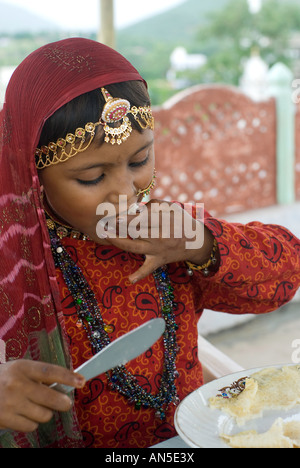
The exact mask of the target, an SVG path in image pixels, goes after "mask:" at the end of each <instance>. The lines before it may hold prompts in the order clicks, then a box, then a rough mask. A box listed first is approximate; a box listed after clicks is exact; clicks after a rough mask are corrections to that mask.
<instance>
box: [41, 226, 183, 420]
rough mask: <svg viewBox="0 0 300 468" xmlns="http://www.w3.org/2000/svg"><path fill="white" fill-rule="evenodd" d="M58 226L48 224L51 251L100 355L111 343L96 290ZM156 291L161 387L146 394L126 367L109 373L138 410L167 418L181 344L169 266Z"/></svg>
mask: <svg viewBox="0 0 300 468" xmlns="http://www.w3.org/2000/svg"><path fill="white" fill-rule="evenodd" d="M55 224H56V223H54V222H53V223H48V229H49V233H50V239H51V249H52V254H53V258H54V262H55V266H56V268H59V269H60V270H61V272H62V274H63V276H64V279H65V282H66V285H67V287H68V289H69V291H70V293H71V295H72V297H73V299H74V302H75V304H76V309H77V314H78V323H79V326H82V327H83V328H84V330H85V331H86V334H87V337H88V339H89V341H90V343H91V346H92V351H93V353H97V352H99V351H100V350H101V349H103V348H104V347H105V346H107V345H108V344H109V343H110V339H109V335H108V333H107V331H106V325H105V323H104V321H103V318H102V316H101V311H100V308H99V306H98V303H97V300H96V298H95V295H94V293H93V291H92V290H91V288H90V286H89V284H88V282H87V280H86V279H85V277H84V275H83V273H82V271H81V269H80V268H79V267H78V266H77V265H76V263H75V262H74V261H73V260H72V258H71V257H70V255H69V254H68V252H67V250H66V249H65V248H64V247H63V245H62V243H61V240H60V238H59V237H58V235H57V233H56V227H57V226H55ZM153 276H154V279H155V283H156V287H157V291H158V293H159V297H160V302H161V313H162V316H163V318H164V320H165V322H166V330H165V332H164V337H163V340H164V368H163V374H162V376H161V382H160V388H159V391H158V393H157V394H156V395H153V394H152V393H149V392H147V391H146V390H145V389H144V388H143V387H142V386H141V385H139V383H138V381H137V379H136V377H135V376H134V375H133V374H131V373H130V372H129V371H128V370H127V369H126V367H125V366H120V367H116V368H115V369H112V370H111V371H109V372H107V373H106V376H107V379H108V382H109V387H110V388H111V389H112V390H114V391H118V392H119V393H120V394H122V395H124V397H125V398H127V399H128V401H129V402H130V403H133V404H135V408H136V409H137V410H138V409H140V408H142V407H143V408H152V409H154V410H155V415H156V416H157V417H160V418H161V419H164V418H165V411H166V410H167V409H168V407H169V405H170V404H174V405H176V406H177V405H178V404H179V399H178V396H177V390H176V385H175V379H176V378H177V377H178V372H177V370H176V356H177V352H178V345H177V339H176V330H177V329H178V326H177V324H176V321H175V315H174V312H173V310H174V305H175V304H174V294H173V291H174V288H173V286H172V284H171V281H170V278H169V275H168V270H167V267H162V268H159V269H158V270H157V271H156V272H154V273H153Z"/></svg>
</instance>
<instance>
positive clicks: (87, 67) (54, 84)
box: [0, 38, 143, 446]
mask: <svg viewBox="0 0 300 468" xmlns="http://www.w3.org/2000/svg"><path fill="white" fill-rule="evenodd" d="M128 80H139V81H143V79H142V77H141V76H140V75H139V73H138V72H137V70H136V69H135V68H134V67H133V66H132V65H131V64H130V63H129V62H128V61H127V60H126V59H125V58H124V57H122V56H121V55H120V54H119V53H117V52H116V51H114V50H113V49H110V48H109V47H107V46H105V45H103V44H99V43H98V42H94V41H91V40H88V39H81V38H73V39H66V40H63V41H59V42H56V43H52V44H48V45H46V46H44V47H42V48H40V49H38V50H37V51H35V52H33V53H32V54H31V55H29V56H28V57H27V58H26V59H25V60H24V61H23V62H22V63H21V64H20V65H19V67H18V68H17V69H16V71H15V73H14V74H13V76H12V78H11V80H10V83H9V85H8V88H7V92H6V99H5V103H4V107H3V110H2V111H1V114H0V187H1V188H0V190H1V193H0V248H1V254H0V304H1V311H0V340H2V344H3V342H4V343H5V346H6V359H7V360H11V359H21V358H26V359H35V360H41V361H47V362H51V363H55V364H60V365H65V366H68V365H70V362H69V357H68V351H67V346H65V342H64V338H63V336H62V335H63V333H62V331H61V330H63V319H62V314H61V305H60V299H59V290H58V286H57V283H56V275H55V268H54V263H53V259H52V254H51V250H50V242H49V236H48V231H47V228H46V225H45V218H44V213H43V210H42V205H41V191H40V184H39V179H38V175H37V170H36V167H35V158H34V153H35V148H36V146H37V145H38V141H39V137H40V133H41V130H42V128H43V125H44V123H45V121H46V120H47V119H48V118H49V117H50V116H51V115H52V114H53V113H54V112H55V111H57V110H58V109H59V108H60V107H62V106H63V105H64V104H66V103H67V102H69V101H70V100H72V99H74V98H75V97H77V96H79V95H81V94H83V93H86V92H89V91H92V90H93V89H96V88H99V87H102V86H107V85H109V84H113V83H119V82H123V81H128ZM60 325H61V326H60ZM77 428H78V426H77V422H76V417H75V415H73V414H70V415H68V416H65V417H64V419H63V420H60V416H59V415H57V416H56V425H55V427H51V431H52V434H51V441H52V442H53V441H56V443H57V444H58V445H59V444H61V445H62V446H66V445H67V444H69V445H70V446H72V445H75V446H76V445H77V444H78V443H79V442H78V441H79V440H80V435H79V434H78V433H77ZM49 430H50V428H49V427H48V428H45V430H44V431H43V428H42V427H41V428H40V430H39V433H38V434H35V435H32V436H30V437H31V439H30V443H29V440H27V439H26V438H24V437H22V436H21V435H19V434H11V433H9V434H6V435H5V436H2V438H0V446H1V445H3V446H9V445H12V444H14V445H15V444H16V443H17V444H18V445H19V446H26V445H31V446H32V445H36V446H47V445H48V444H49V440H48V436H49ZM66 436H67V437H68V439H67V440H66Z"/></svg>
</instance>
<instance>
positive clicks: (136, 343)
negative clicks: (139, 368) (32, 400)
mask: <svg viewBox="0 0 300 468" xmlns="http://www.w3.org/2000/svg"><path fill="white" fill-rule="evenodd" d="M165 327H166V324H165V321H164V320H163V319H162V318H157V319H153V320H149V321H148V322H146V323H144V324H143V325H141V326H140V327H137V328H135V329H134V330H132V331H130V332H129V333H126V334H125V335H123V336H121V337H120V338H118V339H117V340H115V341H113V342H112V343H110V344H109V345H108V346H106V347H105V348H104V349H102V350H101V351H100V352H99V353H97V354H95V356H93V357H92V358H91V359H89V360H88V361H87V362H85V363H84V364H82V365H81V366H80V367H78V368H77V369H76V370H75V371H74V372H76V373H78V374H80V375H82V376H83V377H85V379H86V381H88V380H91V379H92V378H94V377H96V376H97V375H100V374H103V373H104V372H106V371H108V370H109V369H113V368H114V367H118V366H122V365H125V364H127V363H128V362H129V361H131V360H132V359H134V358H136V357H137V356H139V355H140V354H142V353H144V352H145V351H147V349H149V348H150V347H151V346H152V345H153V344H154V343H155V342H156V341H157V340H158V339H159V338H160V337H161V335H162V334H163V332H164V331H165ZM51 388H53V389H55V390H57V391H59V392H62V393H69V392H70V391H72V390H73V387H68V386H66V385H61V384H57V383H55V384H53V385H51Z"/></svg>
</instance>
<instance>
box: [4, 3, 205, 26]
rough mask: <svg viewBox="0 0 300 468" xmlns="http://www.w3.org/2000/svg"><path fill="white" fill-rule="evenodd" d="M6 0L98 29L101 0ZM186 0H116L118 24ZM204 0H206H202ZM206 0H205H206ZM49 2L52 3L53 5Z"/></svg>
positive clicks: (60, 21) (62, 22)
mask: <svg viewBox="0 0 300 468" xmlns="http://www.w3.org/2000/svg"><path fill="white" fill-rule="evenodd" d="M2 1H3V3H9V4H10V5H12V4H14V5H19V6H21V7H22V8H26V9H28V10H30V11H31V12H34V13H36V14H38V15H40V16H43V17H45V18H48V19H49V20H51V21H52V22H53V21H54V22H55V23H57V24H58V25H60V26H64V25H66V24H68V25H71V24H72V26H74V29H79V28H82V29H97V27H98V24H99V22H98V12H99V10H100V8H99V5H100V0H88V1H87V2H86V3H85V2H83V1H82V0H50V1H49V2H48V1H46V0H2ZM184 1H185V0H150V1H149V0H114V2H115V21H116V26H117V27H123V26H127V25H129V24H131V23H135V22H136V21H138V20H141V19H143V18H146V17H148V16H151V15H154V14H156V13H159V12H162V11H164V10H167V9H168V8H171V7H173V6H176V5H178V4H180V3H183V2H184ZM199 1H203V0H199ZM205 1H206V0H205ZM48 5H51V6H50V8H49V6H48Z"/></svg>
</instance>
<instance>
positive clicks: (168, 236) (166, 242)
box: [108, 200, 214, 283]
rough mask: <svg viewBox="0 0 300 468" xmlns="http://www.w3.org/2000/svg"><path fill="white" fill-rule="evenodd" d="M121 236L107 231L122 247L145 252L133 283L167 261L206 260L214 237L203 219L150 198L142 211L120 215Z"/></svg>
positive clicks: (139, 252)
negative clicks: (195, 217) (142, 262)
mask: <svg viewBox="0 0 300 468" xmlns="http://www.w3.org/2000/svg"><path fill="white" fill-rule="evenodd" d="M117 224H118V235H117V237H116V235H115V233H110V232H109V231H108V240H109V242H110V243H111V244H113V245H115V246H116V247H119V248H120V249H122V250H125V251H128V252H132V253H135V254H141V255H145V257H146V258H145V262H144V264H143V265H142V267H141V268H140V269H139V270H138V271H136V272H135V273H134V274H133V275H131V276H130V277H129V280H130V281H131V282H132V283H136V282H137V281H139V280H141V279H142V278H145V277H146V276H148V275H149V274H151V273H153V271H155V270H156V269H157V268H159V267H160V266H162V265H166V264H168V263H173V262H180V261H187V260H188V261H190V262H193V263H196V264H202V263H205V262H206V261H207V260H208V259H209V257H210V254H211V251H212V248H213V240H214V239H213V236H212V234H211V233H210V232H209V231H208V230H207V229H206V228H205V227H204V226H203V223H201V221H198V220H196V219H194V218H193V217H192V216H191V215H190V214H189V213H188V212H187V211H185V210H183V209H182V208H181V206H180V205H178V204H176V203H170V202H166V201H162V200H151V201H150V202H149V203H148V204H147V205H141V212H140V213H137V214H135V215H127V216H125V217H119V218H118V220H117Z"/></svg>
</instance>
